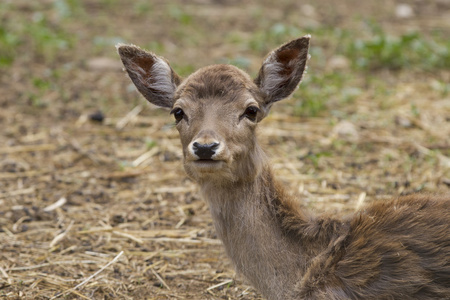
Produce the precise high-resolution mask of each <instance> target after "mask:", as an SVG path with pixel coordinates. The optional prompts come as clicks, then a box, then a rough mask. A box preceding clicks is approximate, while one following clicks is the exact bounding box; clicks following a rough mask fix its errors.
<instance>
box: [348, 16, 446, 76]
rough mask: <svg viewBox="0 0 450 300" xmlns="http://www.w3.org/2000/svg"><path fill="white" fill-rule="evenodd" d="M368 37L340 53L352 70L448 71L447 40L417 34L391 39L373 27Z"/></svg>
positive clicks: (392, 37)
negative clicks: (346, 58) (346, 59)
mask: <svg viewBox="0 0 450 300" xmlns="http://www.w3.org/2000/svg"><path fill="white" fill-rule="evenodd" d="M371 36H372V37H371V38H370V39H356V40H355V41H353V42H350V43H348V44H347V46H346V48H345V49H344V52H345V53H344V54H345V55H346V56H347V57H349V58H350V59H351V61H352V62H353V67H354V68H356V69H362V70H374V69H380V68H388V69H393V70H397V69H402V68H411V67H418V68H423V69H434V68H450V40H449V39H444V40H441V41H436V40H433V39H430V38H427V39H425V38H424V37H423V36H422V35H421V34H419V33H417V32H411V33H406V34H402V35H400V36H399V37H394V36H390V35H388V34H387V33H386V32H384V31H383V30H382V29H381V28H380V27H378V26H376V25H372V26H371Z"/></svg>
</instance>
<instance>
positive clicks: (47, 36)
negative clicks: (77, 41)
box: [23, 12, 74, 61]
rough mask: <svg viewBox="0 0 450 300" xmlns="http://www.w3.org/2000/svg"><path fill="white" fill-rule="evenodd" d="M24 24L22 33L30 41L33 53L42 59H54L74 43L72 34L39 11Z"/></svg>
mask: <svg viewBox="0 0 450 300" xmlns="http://www.w3.org/2000/svg"><path fill="white" fill-rule="evenodd" d="M24 26H25V27H24V29H23V30H24V34H25V35H26V36H27V37H28V38H29V40H30V41H31V48H32V49H33V52H34V55H36V56H37V58H41V59H44V61H52V60H54V58H55V57H56V56H57V55H58V54H59V53H60V52H62V51H63V50H67V49H69V48H71V47H72V46H73V44H74V36H72V35H70V34H68V33H66V32H65V31H64V30H62V29H61V28H59V27H58V25H57V24H54V23H51V22H49V20H48V19H47V18H46V17H45V16H44V15H43V14H41V13H39V12H37V13H35V14H34V15H33V21H32V23H30V24H27V25H24Z"/></svg>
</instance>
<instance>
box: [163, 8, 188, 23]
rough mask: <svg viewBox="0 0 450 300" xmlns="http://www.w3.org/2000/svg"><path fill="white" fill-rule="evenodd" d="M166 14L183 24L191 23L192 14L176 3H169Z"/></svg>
mask: <svg viewBox="0 0 450 300" xmlns="http://www.w3.org/2000/svg"><path fill="white" fill-rule="evenodd" d="M168 15H169V16H170V17H172V18H173V19H174V20H176V21H177V22H179V23H181V24H183V25H189V24H191V23H192V16H191V15H190V14H188V13H187V12H186V11H185V10H183V9H181V8H180V7H179V6H177V5H169V7H168Z"/></svg>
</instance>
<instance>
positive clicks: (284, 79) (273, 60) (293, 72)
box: [255, 35, 311, 110]
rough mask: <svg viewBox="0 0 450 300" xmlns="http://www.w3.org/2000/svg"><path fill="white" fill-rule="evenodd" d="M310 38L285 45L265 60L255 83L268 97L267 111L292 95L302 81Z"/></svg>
mask: <svg viewBox="0 0 450 300" xmlns="http://www.w3.org/2000/svg"><path fill="white" fill-rule="evenodd" d="M310 38H311V36H309V35H307V36H304V37H301V38H299V39H296V40H293V41H291V42H289V43H287V44H284V45H283V46H281V47H279V48H278V49H276V50H274V51H272V52H271V53H269V55H267V57H266V59H265V60H264V62H263V64H262V67H261V69H260V70H259V74H258V77H256V79H255V83H256V85H257V86H258V87H259V88H260V90H261V91H262V92H263V93H264V94H265V95H266V105H267V110H268V109H269V108H270V106H271V105H272V103H274V102H277V101H280V100H282V99H284V98H286V97H288V96H289V95H290V94H292V92H294V90H295V89H296V88H297V86H298V84H299V83H300V81H301V80H302V77H303V73H304V71H305V68H306V61H307V60H308V48H309V40H310Z"/></svg>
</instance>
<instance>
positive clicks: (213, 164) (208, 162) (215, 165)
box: [192, 159, 223, 170]
mask: <svg viewBox="0 0 450 300" xmlns="http://www.w3.org/2000/svg"><path fill="white" fill-rule="evenodd" d="M192 163H193V165H194V166H195V167H196V168H199V169H205V170H213V169H219V168H220V166H221V165H222V163H223V161H222V160H215V159H197V160H194V161H192Z"/></svg>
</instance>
